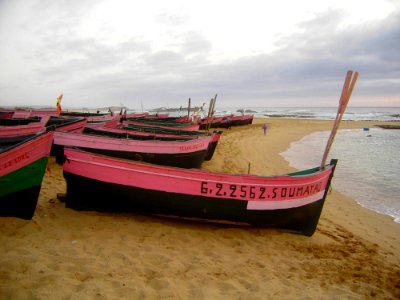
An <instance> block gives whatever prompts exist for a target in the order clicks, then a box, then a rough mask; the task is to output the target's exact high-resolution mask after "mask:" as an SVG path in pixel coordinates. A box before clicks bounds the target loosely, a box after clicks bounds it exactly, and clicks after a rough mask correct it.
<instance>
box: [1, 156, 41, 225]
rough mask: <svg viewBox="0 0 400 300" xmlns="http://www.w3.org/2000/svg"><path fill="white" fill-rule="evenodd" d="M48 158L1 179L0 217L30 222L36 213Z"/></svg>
mask: <svg viewBox="0 0 400 300" xmlns="http://www.w3.org/2000/svg"><path fill="white" fill-rule="evenodd" d="M47 161H48V158H47V157H43V158H41V159H39V160H37V161H35V162H33V163H31V164H29V165H27V166H25V167H23V168H21V169H18V170H16V171H14V172H12V173H10V174H7V175H4V176H2V177H0V216H10V217H18V218H22V219H26V220H30V219H32V217H33V214H34V213H35V209H36V205H37V201H38V198H39V193H40V188H41V186H42V181H43V176H44V173H45V171H46V166H47Z"/></svg>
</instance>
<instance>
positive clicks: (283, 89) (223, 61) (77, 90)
mask: <svg viewBox="0 0 400 300" xmlns="http://www.w3.org/2000/svg"><path fill="white" fill-rule="evenodd" d="M0 41H1V42H0V106H2V105H3V106H5V105H14V106H16V105H49V106H53V105H55V102H56V97H57V96H58V95H59V94H61V93H63V95H64V98H63V100H62V104H63V107H82V106H84V107H104V106H111V105H121V104H123V105H125V106H127V107H130V108H140V107H141V105H142V104H143V106H144V107H145V108H155V107H160V106H165V107H179V106H181V105H183V106H184V105H186V104H187V101H188V98H191V99H192V103H194V104H198V105H201V103H203V102H208V101H209V100H210V98H211V97H212V96H213V95H214V94H218V101H217V106H218V107H230V106H239V107H240V106H243V107H252V106H253V107H259V106H263V107H268V106H275V107H276V106H336V105H337V102H338V99H339V96H340V92H341V89H342V86H343V81H344V77H345V74H346V71H347V70H349V69H352V70H355V71H358V72H359V74H360V77H359V80H358V82H357V85H356V88H355V90H354V93H353V97H352V99H351V102H350V104H349V106H400V50H399V49H400V1H399V0H368V1H365V0H343V1H342V0H332V1H331V0H324V1H321V0H302V1H296V0H279V1H265V0H261V1H253V0H246V1H242V0H238V1H232V0H230V1H225V0H219V1H215V0H213V1H209V0H202V1H187V0H182V1H180V0H173V1H171V0H169V1H162V0H160V1H158V0H146V1H134V0H103V1H99V0H79V1H71V0H57V1H52V0H0Z"/></svg>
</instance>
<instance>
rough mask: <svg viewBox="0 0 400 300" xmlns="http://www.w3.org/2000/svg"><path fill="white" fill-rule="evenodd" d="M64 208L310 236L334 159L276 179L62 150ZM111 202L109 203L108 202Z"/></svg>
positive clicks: (331, 174)
mask: <svg viewBox="0 0 400 300" xmlns="http://www.w3.org/2000/svg"><path fill="white" fill-rule="evenodd" d="M65 155H66V158H67V159H66V162H65V163H64V166H63V168H64V177H65V178H66V180H67V202H66V204H67V206H69V207H73V208H78V209H101V210H102V209H112V210H122V211H125V212H126V211H141V212H145V213H156V214H168V215H170V214H172V215H177V216H183V217H196V218H203V219H217V220H226V221H234V222H244V223H248V224H256V225H260V226H268V227H276V228H280V229H285V230H289V231H294V232H298V233H302V234H305V235H312V234H313V233H314V231H315V229H316V226H317V223H318V220H319V217H320V213H321V210H322V207H323V204H324V201H325V197H326V193H327V191H328V189H329V185H330V181H331V178H332V176H333V172H334V168H335V164H336V161H333V162H332V164H331V165H328V166H327V167H326V168H325V169H324V170H322V171H319V170H317V169H315V170H309V171H305V172H303V174H300V173H297V174H290V175H285V176H276V177H259V176H254V175H230V174H220V173H210V172H206V171H202V170H193V169H192V170H185V169H179V168H171V167H164V166H156V165H151V164H143V163H138V162H132V161H126V160H122V159H116V158H110V157H106V156H102V155H98V154H92V153H87V152H84V151H80V150H75V149H66V150H65ZM110 199H112V200H110Z"/></svg>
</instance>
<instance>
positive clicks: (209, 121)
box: [207, 94, 217, 131]
mask: <svg viewBox="0 0 400 300" xmlns="http://www.w3.org/2000/svg"><path fill="white" fill-rule="evenodd" d="M216 101H217V94H215V97H214V98H212V99H211V104H210V112H209V118H208V119H207V131H208V130H210V127H211V123H212V121H213V119H214V108H215V102H216Z"/></svg>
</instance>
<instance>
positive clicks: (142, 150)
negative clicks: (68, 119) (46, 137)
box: [54, 131, 213, 168]
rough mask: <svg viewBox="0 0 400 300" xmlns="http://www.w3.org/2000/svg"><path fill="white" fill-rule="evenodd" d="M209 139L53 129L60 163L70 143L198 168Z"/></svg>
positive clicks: (103, 152) (72, 145) (109, 153)
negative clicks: (140, 137)
mask: <svg viewBox="0 0 400 300" xmlns="http://www.w3.org/2000/svg"><path fill="white" fill-rule="evenodd" d="M212 140H213V137H212V136H202V137H198V138H196V139H191V140H185V141H182V140H179V141H157V140H137V139H134V138H133V137H132V136H129V135H127V134H123V135H122V136H118V137H112V136H110V135H107V134H104V133H102V134H99V133H98V132H97V133H95V132H91V133H90V134H88V133H85V134H75V133H69V132H62V131H55V132H54V145H55V147H58V149H57V150H56V160H57V162H59V163H60V162H61V161H62V157H63V156H62V149H63V148H64V147H65V146H70V147H78V148H81V149H85V150H87V151H90V152H95V153H100V154H105V155H109V156H113V157H120V158H126V159H131V160H139V161H145V162H149V163H154V164H160V165H169V166H177V167H181V168H199V167H200V166H201V164H202V162H203V161H204V159H205V157H206V155H207V151H208V149H209V144H210V143H211V142H212Z"/></svg>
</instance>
